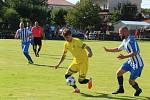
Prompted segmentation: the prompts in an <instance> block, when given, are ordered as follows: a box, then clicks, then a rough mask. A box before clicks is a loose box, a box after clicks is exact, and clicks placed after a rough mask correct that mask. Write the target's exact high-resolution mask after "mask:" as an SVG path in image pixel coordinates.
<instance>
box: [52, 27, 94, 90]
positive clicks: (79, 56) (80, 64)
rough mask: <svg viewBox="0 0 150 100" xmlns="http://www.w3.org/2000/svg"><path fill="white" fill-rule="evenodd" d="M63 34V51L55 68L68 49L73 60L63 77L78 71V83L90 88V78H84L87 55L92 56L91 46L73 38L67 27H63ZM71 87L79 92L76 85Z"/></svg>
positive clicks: (86, 69) (86, 68) (86, 67)
mask: <svg viewBox="0 0 150 100" xmlns="http://www.w3.org/2000/svg"><path fill="white" fill-rule="evenodd" d="M63 36H64V38H65V40H66V42H65V43H64V51H63V55H62V57H61V59H60V62H59V63H58V65H56V66H55V68H56V69H57V68H58V67H59V66H60V64H61V63H62V62H63V61H64V59H65V57H66V54H67V51H70V52H71V53H72V55H73V61H72V63H71V65H70V67H69V68H68V70H67V72H66V74H65V78H66V79H67V78H69V77H71V75H72V74H73V73H77V72H79V78H78V82H79V83H80V84H88V88H89V89H91V88H92V79H91V78H90V79H86V74H87V71H88V57H92V55H93V54H92V50H91V48H90V47H89V46H87V45H86V44H84V43H83V42H82V41H81V40H80V39H78V38H73V37H72V35H71V31H70V30H69V29H67V28H66V29H64V31H63ZM87 52H88V53H87ZM72 87H73V88H74V92H75V93H80V90H79V89H78V88H77V86H76V85H73V86H72Z"/></svg>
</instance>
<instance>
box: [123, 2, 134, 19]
mask: <svg viewBox="0 0 150 100" xmlns="http://www.w3.org/2000/svg"><path fill="white" fill-rule="evenodd" d="M136 14H137V6H136V5H132V4H125V5H123V6H122V8H121V15H122V17H121V19H122V20H135V19H136Z"/></svg>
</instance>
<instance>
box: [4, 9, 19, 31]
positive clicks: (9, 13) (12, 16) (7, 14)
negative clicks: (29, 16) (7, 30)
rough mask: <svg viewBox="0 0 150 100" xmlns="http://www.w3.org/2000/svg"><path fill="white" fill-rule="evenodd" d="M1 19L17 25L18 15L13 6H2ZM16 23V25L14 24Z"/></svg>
mask: <svg viewBox="0 0 150 100" xmlns="http://www.w3.org/2000/svg"><path fill="white" fill-rule="evenodd" d="M3 14H4V15H3V21H4V22H7V23H10V24H12V25H13V26H14V27H15V28H16V27H18V23H19V15H18V13H17V12H16V10H15V9H13V8H3ZM16 25H17V26H16Z"/></svg>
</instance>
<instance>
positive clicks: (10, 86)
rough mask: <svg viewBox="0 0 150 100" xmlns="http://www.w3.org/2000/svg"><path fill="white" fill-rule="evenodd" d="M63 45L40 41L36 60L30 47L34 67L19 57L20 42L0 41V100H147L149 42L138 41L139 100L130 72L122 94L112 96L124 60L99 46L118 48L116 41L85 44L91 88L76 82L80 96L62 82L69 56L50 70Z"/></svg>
mask: <svg viewBox="0 0 150 100" xmlns="http://www.w3.org/2000/svg"><path fill="white" fill-rule="evenodd" d="M63 43H64V41H43V48H42V51H41V55H40V57H39V58H36V57H35V56H34V54H33V52H32V49H31V48H30V54H31V56H32V58H33V60H34V62H35V64H36V65H29V64H27V61H26V59H25V57H24V56H23V54H22V51H21V47H20V41H17V40H0V100H108V99H110V100H150V78H149V76H150V73H149V72H150V66H149V64H150V53H149V52H150V42H144V41H143V42H139V45H140V47H141V54H142V56H143V58H144V62H145V66H144V70H143V73H142V76H141V77H140V78H138V79H137V81H138V83H139V85H140V86H141V88H142V89H143V93H142V94H141V96H140V97H133V96H132V95H133V93H134V90H133V88H131V86H130V85H129V84H128V78H129V73H126V74H125V75H124V78H125V79H124V86H125V94H119V95H112V94H111V92H112V91H114V90H116V88H117V80H116V71H117V69H118V68H119V67H120V66H121V64H122V63H123V62H124V61H125V60H123V61H120V60H118V59H117V58H116V57H117V55H118V54H119V53H106V52H104V50H103V48H102V47H103V46H107V47H115V46H118V45H119V44H120V42H116V41H115V42H114V41H87V42H85V43H86V44H88V45H89V46H90V47H91V48H92V50H93V53H94V56H93V57H92V58H90V60H89V70H88V74H87V77H90V76H92V77H93V83H94V86H93V88H92V89H91V90H88V89H87V85H79V84H78V83H77V85H78V86H79V88H80V89H81V92H82V93H81V94H73V93H72V88H71V87H69V86H67V85H66V83H65V79H64V74H65V72H66V70H67V69H66V68H67V66H69V64H70V63H71V59H72V57H71V54H70V53H68V55H67V58H66V60H65V62H64V63H63V64H62V65H61V66H60V68H59V69H57V70H55V69H54V68H53V67H50V66H51V65H56V64H57V63H58V61H59V58H60V57H61V54H62V50H63ZM122 53H125V52H122ZM75 78H78V74H76V75H75Z"/></svg>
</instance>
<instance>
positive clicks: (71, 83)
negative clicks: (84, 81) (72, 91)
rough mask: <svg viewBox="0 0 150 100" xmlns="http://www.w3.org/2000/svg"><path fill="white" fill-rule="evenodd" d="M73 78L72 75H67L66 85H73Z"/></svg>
mask: <svg viewBox="0 0 150 100" xmlns="http://www.w3.org/2000/svg"><path fill="white" fill-rule="evenodd" d="M75 82H76V81H75V79H74V77H72V76H70V77H68V78H67V79H66V83H67V85H69V86H73V85H75Z"/></svg>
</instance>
